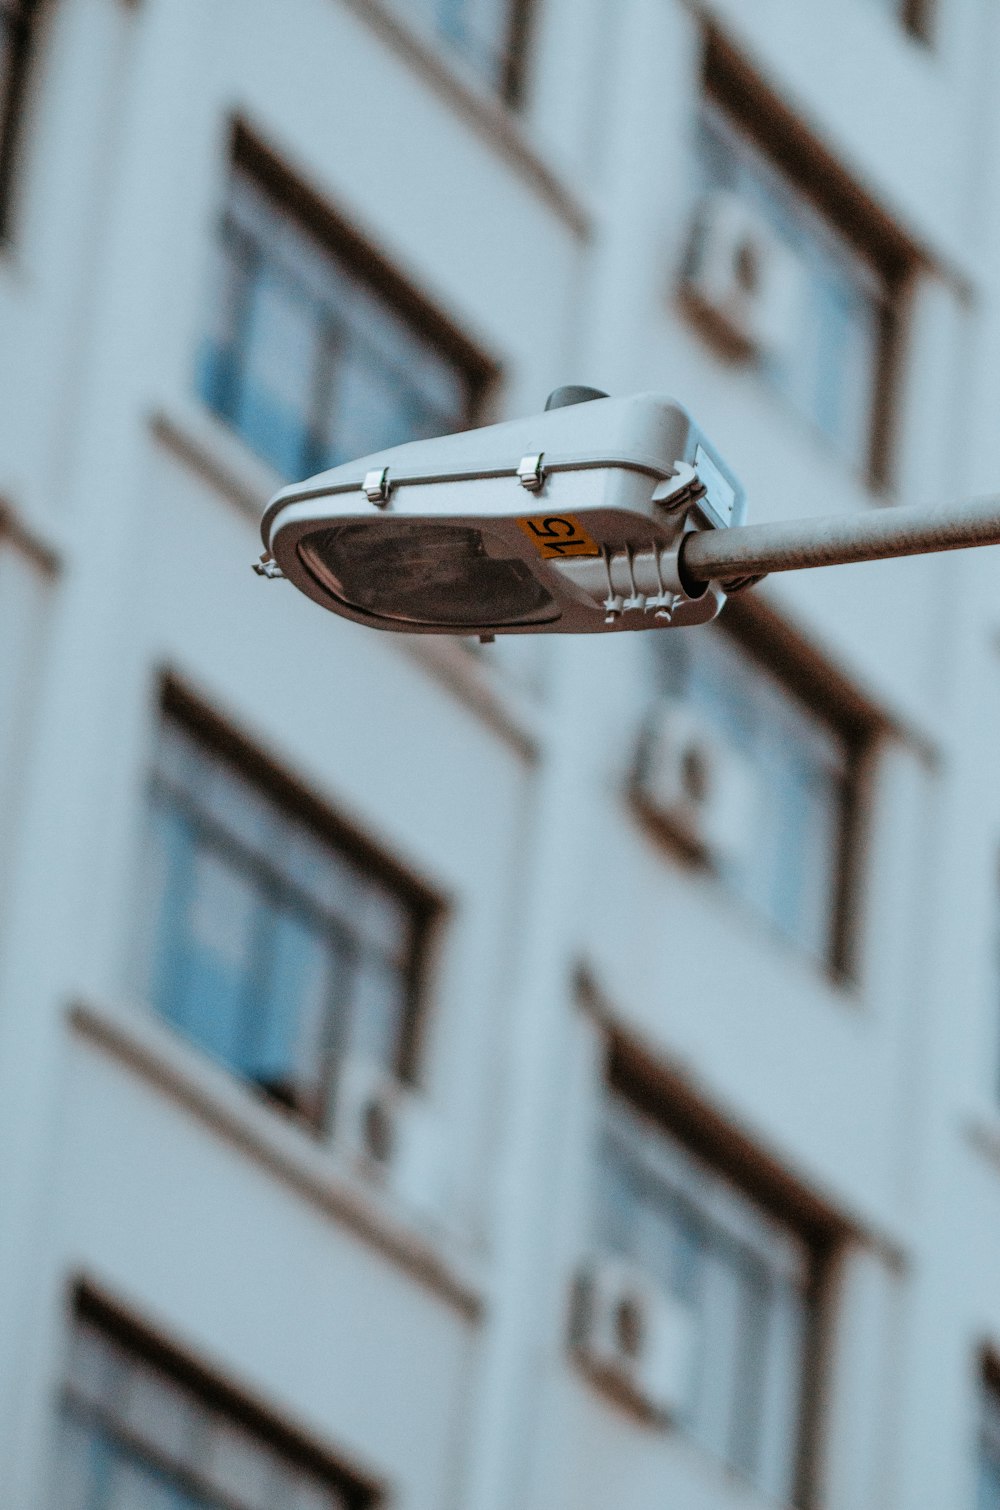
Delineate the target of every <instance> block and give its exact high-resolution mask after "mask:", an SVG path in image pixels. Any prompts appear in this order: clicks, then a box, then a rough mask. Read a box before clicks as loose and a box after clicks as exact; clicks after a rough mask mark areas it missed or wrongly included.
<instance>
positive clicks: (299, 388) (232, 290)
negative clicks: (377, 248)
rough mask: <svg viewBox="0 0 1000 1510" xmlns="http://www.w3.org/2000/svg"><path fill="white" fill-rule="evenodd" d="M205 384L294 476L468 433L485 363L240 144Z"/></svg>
mask: <svg viewBox="0 0 1000 1510" xmlns="http://www.w3.org/2000/svg"><path fill="white" fill-rule="evenodd" d="M237 156H238V161H237V164H236V166H235V168H234V170H233V173H232V176H231V179H230V183H229V188H228V193H227V198H226V205H225V210H224V213H223V216H222V221H221V224H220V227H219V234H218V241H217V246H216V256H215V273H214V287H213V290H212V298H211V304H210V320H209V328H208V331H207V333H206V336H205V339H204V342H203V346H202V351H201V356H200V361H199V368H198V389H199V392H200V394H201V396H202V398H203V399H204V400H205V402H206V403H207V404H208V405H209V407H210V408H212V409H214V410H215V412H216V413H217V414H219V415H220V416H221V417H222V418H223V419H225V420H226V421H228V423H229V424H231V425H232V426H233V428H234V429H235V430H236V431H237V432H238V433H239V434H240V435H241V436H242V437H243V438H244V439H245V440H246V441H247V442H248V444H249V445H251V446H252V447H253V448H254V450H256V451H257V452H258V453H259V455H260V456H262V457H263V458H264V459H265V460H266V461H268V462H270V463H271V464H272V465H273V466H274V468H275V469H276V470H277V471H278V472H280V473H281V474H282V475H283V476H286V477H290V478H300V477H305V476H307V475H309V474H310V473H312V472H317V471H322V470H323V469H324V468H326V467H333V466H336V465H338V464H339V463H341V462H344V461H350V460H352V459H353V458H354V457H356V456H364V455H366V454H368V453H369V452H372V451H377V450H381V449H382V448H383V447H386V446H394V445H397V444H400V443H401V442H403V441H408V440H419V439H422V438H425V437H427V436H432V435H440V434H445V433H448V432H451V431H454V430H460V429H462V428H464V427H465V426H466V425H468V424H469V422H470V421H471V419H472V416H473V412H474V409H475V406H476V403H477V400H478V398H479V396H480V393H481V390H482V386H483V383H484V381H485V378H486V376H487V368H486V365H485V364H484V363H483V361H482V359H481V358H479V357H477V356H476V355H475V354H474V353H473V352H472V351H471V350H470V349H469V348H468V347H467V346H466V345H465V344H464V343H463V342H462V341H461V339H460V338H459V337H458V336H456V335H455V334H454V333H453V332H451V331H450V330H448V329H447V327H446V326H445V325H444V323H443V322H442V321H440V320H439V319H436V318H435V317H434V316H432V315H431V314H430V313H429V312H428V311H427V310H426V309H425V308H424V306H423V305H422V304H421V303H420V302H419V300H418V299H417V298H416V297H415V296H414V294H413V293H412V291H410V290H409V289H406V288H405V287H404V286H403V285H402V283H401V282H400V280H398V279H397V278H395V277H394V276H393V275H392V274H390V273H389V272H388V270H386V269H382V268H380V267H379V265H378V264H377V263H376V261H375V258H374V257H373V256H372V254H371V253H370V252H369V251H368V250H367V249H366V248H364V247H363V246H361V245H360V244H359V243H358V242H357V241H356V239H355V238H354V237H353V236H351V235H350V234H349V233H348V232H347V231H346V230H345V229H344V228H343V227H337V226H334V224H333V222H332V221H331V219H330V217H329V215H328V214H325V213H324V212H323V211H322V209H321V208H320V207H318V206H316V205H315V204H314V203H312V202H311V201H310V200H309V198H308V196H307V195H305V194H304V193H303V192H302V191H301V190H299V189H298V188H295V187H293V186H292V185H290V184H289V183H288V182H287V180H286V181H284V182H283V183H282V181H281V179H280V177H279V175H278V173H277V170H276V169H275V168H274V166H273V164H270V163H269V162H265V160H264V159H263V157H262V156H261V154H260V151H259V149H257V148H253V147H251V146H249V145H248V144H247V143H246V142H245V141H244V139H243V138H242V137H241V138H240V139H239V143H238V152H237Z"/></svg>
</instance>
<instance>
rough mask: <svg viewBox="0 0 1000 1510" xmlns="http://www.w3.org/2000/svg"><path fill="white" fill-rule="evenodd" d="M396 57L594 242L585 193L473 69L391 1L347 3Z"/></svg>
mask: <svg viewBox="0 0 1000 1510" xmlns="http://www.w3.org/2000/svg"><path fill="white" fill-rule="evenodd" d="M346 3H347V4H348V5H350V7H351V8H352V10H354V11H355V12H356V13H357V14H358V15H359V16H361V17H362V18H363V19H364V20H365V21H366V22H367V23H368V24H369V26H371V27H372V28H373V30H375V31H376V32H377V33H378V34H379V36H380V37H382V38H383V40H384V41H386V42H387V43H388V44H389V45H390V46H391V47H392V48H393V49H394V50H395V51H396V52H397V53H399V54H400V55H401V56H402V57H403V58H404V59H405V60H406V61H407V62H408V63H410V64H411V65H412V66H415V68H416V69H417V70H418V71H419V72H420V73H421V74H423V76H424V78H425V79H426V80H427V82H428V83H429V84H431V86H432V87H433V88H434V89H435V90H436V91H437V92H438V93H440V94H441V95H443V96H444V97H445V98H446V99H447V100H448V101H449V102H450V103H451V105H452V106H454V107H455V108H456V109H457V110H458V111H459V112H460V113H461V114H462V115H463V116H465V118H466V120H467V121H468V122H469V123H470V125H472V126H473V127H474V128H475V129H476V130H477V131H478V133H479V135H480V136H481V137H482V138H483V140H484V141H486V142H487V143H488V144H489V145H490V147H492V148H493V149H494V150H495V151H498V152H499V153H500V154H501V155H502V156H504V157H505V158H506V159H507V160H508V162H510V164H511V166H512V167H514V168H515V169H516V171H517V172H518V173H519V174H520V176H521V177H522V178H523V179H525V180H526V181H527V182H528V183H529V184H530V185H531V187H532V188H533V189H534V190H535V192H536V193H537V194H538V195H539V197H540V198H542V199H543V200H544V201H545V202H546V203H547V204H548V206H549V207H550V209H552V210H554V211H555V212H556V214H557V215H559V216H560V218H561V219H562V220H563V221H564V223H565V224H566V225H567V226H568V228H569V229H570V230H571V231H572V232H573V234H574V235H575V236H577V237H579V238H580V239H581V240H586V239H587V238H589V236H590V234H591V229H592V221H593V215H592V212H591V210H590V207H589V206H588V205H587V204H586V203H585V202H584V200H583V198H582V197H581V196H580V194H579V193H578V192H577V191H576V190H575V189H573V188H571V187H570V186H569V185H568V184H567V183H566V182H565V181H564V180H563V179H562V178H561V176H560V175H559V174H558V173H557V172H556V171H555V170H554V169H553V168H552V167H551V166H550V165H549V164H548V163H547V162H546V161H545V160H544V158H543V157H542V156H541V154H540V153H539V152H538V151H537V149H536V148H535V147H534V146H533V145H532V143H531V142H530V141H529V139H528V136H527V133H526V132H525V130H524V127H523V126H522V125H521V123H520V121H519V119H518V117H517V116H516V115H515V114H514V113H513V111H512V110H511V109H510V107H509V106H507V105H505V104H504V103H503V101H502V99H501V98H500V97H499V96H498V95H497V94H495V93H494V92H493V91H492V90H491V89H490V87H489V86H488V85H487V84H486V83H480V81H479V80H478V79H476V77H475V75H474V73H473V71H472V70H471V68H464V67H463V66H462V64H461V60H460V59H458V58H457V57H455V58H452V57H451V56H450V55H449V54H448V52H447V50H446V44H444V43H442V44H441V46H440V47H439V46H437V45H435V43H434V42H433V40H432V39H430V38H429V37H427V36H424V35H422V34H421V32H420V31H419V30H418V28H417V27H416V26H415V25H414V24H413V23H411V22H407V21H405V20H404V19H403V17H402V15H401V14H400V12H399V11H397V10H396V9H395V8H394V7H393V5H392V4H391V0H346Z"/></svg>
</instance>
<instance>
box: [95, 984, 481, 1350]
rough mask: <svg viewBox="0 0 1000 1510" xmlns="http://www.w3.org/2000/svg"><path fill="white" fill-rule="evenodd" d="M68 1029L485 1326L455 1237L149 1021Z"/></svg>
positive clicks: (113, 1016)
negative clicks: (406, 1210)
mask: <svg viewBox="0 0 1000 1510" xmlns="http://www.w3.org/2000/svg"><path fill="white" fill-rule="evenodd" d="M69 1020H70V1026H71V1028H72V1031H73V1032H74V1033H75V1034H76V1035H78V1036H79V1037H80V1038H82V1039H84V1040H85V1041H86V1042H87V1043H88V1044H90V1045H91V1046H93V1047H95V1048H97V1049H98V1050H100V1051H101V1052H103V1053H104V1054H106V1055H108V1056H109V1057H111V1058H113V1059H115V1060H117V1061H118V1063H120V1064H122V1065H124V1066H125V1067H126V1068H127V1069H129V1070H130V1071H132V1072H133V1073H135V1074H138V1075H139V1076H141V1077H142V1078H143V1079H145V1080H146V1081H147V1082H148V1083H149V1084H150V1085H152V1086H153V1087H154V1088H155V1089H156V1090H157V1091H158V1092H159V1093H160V1094H161V1095H164V1096H166V1097H168V1098H169V1099H171V1100H172V1101H174V1102H175V1103H177V1104H179V1105H181V1106H183V1107H185V1108H186V1109H187V1110H188V1111H190V1112H193V1113H194V1115H195V1116H196V1117H198V1118H199V1119H200V1120H201V1121H202V1122H203V1123H204V1124H205V1125H206V1126H207V1127H209V1128H211V1129H212V1131H213V1132H214V1133H215V1134H216V1135H217V1136H219V1137H220V1138H222V1139H225V1140H226V1141H228V1142H229V1143H231V1144H233V1145H235V1146H236V1147H238V1148H240V1149H242V1150H243V1151H244V1152H245V1153H247V1154H249V1155H250V1156H251V1157H252V1158H254V1159H255V1160H256V1161H257V1162H258V1163H259V1164H261V1165H262V1166H264V1167H265V1168H266V1169H267V1170H269V1171H270V1173H271V1174H273V1175H275V1176H277V1177H278V1178H279V1179H280V1180H282V1181H284V1182H285V1183H286V1184H288V1185H290V1186H292V1187H293V1188H294V1189H295V1190H296V1191H297V1192H298V1193H299V1194H300V1195H301V1196H303V1197H304V1198H305V1199H306V1200H308V1201H311V1202H312V1203H313V1204H314V1205H316V1206H318V1207H320V1208H321V1209H322V1210H323V1211H325V1212H327V1213H328V1214H329V1215H331V1216H333V1217H336V1218H337V1219H339V1220H340V1221H342V1222H344V1223H345V1224H346V1225H347V1226H349V1227H352V1228H353V1229H354V1231H355V1232H356V1233H358V1234H359V1236H361V1237H363V1238H364V1239H365V1240H366V1241H368V1242H370V1243H372V1244H373V1245H374V1246H375V1247H377V1248H379V1249H380V1250H381V1251H382V1252H383V1253H385V1254H387V1255H388V1256H389V1257H390V1258H392V1259H394V1260H395V1262H396V1263H398V1264H399V1265H400V1267H401V1268H403V1269H405V1270H406V1271H407V1272H408V1273H410V1274H412V1275H413V1276H414V1277H416V1278H417V1279H420V1280H422V1281H423V1282H424V1283H425V1284H427V1285H429V1286H430V1287H431V1288H432V1289H434V1290H436V1291H437V1293H438V1294H439V1295H440V1296H442V1297H443V1298H444V1299H445V1300H447V1301H449V1302H450V1303H451V1304H452V1305H454V1306H455V1307H456V1308H457V1309H458V1310H460V1311H462V1312H463V1313H464V1314H465V1315H466V1316H467V1317H469V1318H470V1319H472V1320H475V1319H477V1318H478V1317H479V1316H480V1314H481V1313H482V1311H483V1309H484V1307H485V1304H486V1294H485V1289H486V1286H485V1281H484V1275H483V1273H482V1270H481V1266H480V1264H479V1263H478V1261H477V1260H476V1258H475V1257H474V1255H472V1254H469V1253H465V1254H463V1253H457V1252H456V1251H455V1245H454V1242H453V1240H452V1239H451V1237H450V1235H443V1236H442V1237H440V1238H439V1237H437V1236H436V1235H431V1234H429V1233H426V1232H423V1231H421V1230H419V1229H418V1228H417V1227H415V1226H414V1225H413V1224H412V1223H410V1222H409V1221H408V1220H407V1219H406V1218H405V1217H403V1216H402V1215H401V1214H400V1213H399V1211H398V1210H397V1209H396V1208H395V1206H394V1205H393V1203H392V1202H391V1201H390V1200H389V1199H388V1198H387V1197H385V1196H383V1195H382V1193H381V1192H380V1191H378V1190H377V1189H375V1188H373V1187H372V1186H371V1185H369V1184H367V1183H365V1182H364V1181H362V1180H361V1179H359V1178H358V1177H356V1176H354V1175H353V1174H352V1173H351V1172H350V1171H349V1170H347V1169H345V1168H344V1167H343V1166H342V1165H341V1164H340V1162H339V1161H338V1159H337V1157H336V1155H335V1154H334V1153H333V1152H332V1150H330V1149H329V1148H327V1147H325V1146H323V1145H321V1144H319V1143H317V1142H315V1141H314V1140H313V1138H312V1137H311V1136H310V1134H309V1133H308V1132H306V1131H305V1129H304V1128H301V1127H299V1126H297V1125H296V1124H295V1123H294V1122H292V1121H291V1120H288V1119H285V1118H284V1117H282V1116H281V1115H280V1113H278V1112H276V1111H275V1110H273V1109H271V1108H270V1107H269V1106H267V1105H265V1104H264V1103H263V1101H262V1100H261V1099H259V1098H258V1097H257V1096H256V1095H255V1093H254V1092H253V1090H252V1089H251V1088H250V1087H249V1086H245V1085H242V1084H241V1083H240V1082H239V1081H237V1080H236V1079H234V1078H233V1077H232V1076H230V1075H229V1074H228V1073H227V1072H226V1071H225V1070H224V1069H222V1068H220V1067H217V1066H216V1065H214V1064H212V1063H211V1061H210V1060H208V1059H207V1058H205V1057H204V1056H203V1055H202V1054H200V1053H199V1052H198V1051H197V1050H196V1049H194V1048H192V1047H190V1046H189V1045H187V1044H186V1043H184V1041H183V1040H182V1039H181V1038H180V1037H179V1036H178V1035H177V1034H176V1033H174V1032H173V1031H172V1029H170V1028H169V1027H168V1026H167V1025H166V1024H165V1023H161V1022H159V1021H158V1020H157V1019H156V1018H155V1017H154V1016H153V1014H152V1013H151V1012H150V1011H148V1010H147V1009H143V1008H141V1007H135V1006H133V1007H131V1008H121V1007H116V1008H112V1007H110V1006H108V1005H107V1004H105V1003H102V1004H100V1005H97V1004H95V1003H93V1002H86V1003H78V1004H76V1005H75V1006H73V1007H72V1009H71V1011H70V1014H69ZM445 1242H447V1243H448V1251H447V1252H446V1251H445V1246H444V1244H445Z"/></svg>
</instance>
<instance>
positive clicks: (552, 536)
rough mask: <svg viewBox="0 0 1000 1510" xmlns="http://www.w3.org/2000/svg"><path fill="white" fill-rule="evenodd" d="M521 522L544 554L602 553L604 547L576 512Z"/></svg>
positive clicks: (528, 535)
mask: <svg viewBox="0 0 1000 1510" xmlns="http://www.w3.org/2000/svg"><path fill="white" fill-rule="evenodd" d="M517 522H518V524H519V525H520V526H521V528H522V529H523V531H524V533H525V534H526V535H527V537H528V539H529V540H530V541H531V543H532V545H533V546H534V547H535V549H536V551H537V552H538V554H539V555H540V556H599V555H600V554H601V547H600V546H599V545H598V543H597V541H596V540H592V539H591V537H590V536H589V535H588V534H587V531H586V530H585V529H584V528H583V526H582V525H581V524H580V521H579V520H578V519H574V518H573V515H572V514H545V515H544V516H542V515H539V516H536V517H535V518H534V519H519V520H518V521H517Z"/></svg>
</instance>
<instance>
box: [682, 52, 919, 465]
mask: <svg viewBox="0 0 1000 1510" xmlns="http://www.w3.org/2000/svg"><path fill="white" fill-rule="evenodd" d="M766 99H767V95H766V91H765V90H764V89H763V87H762V86H761V85H760V84H759V83H757V82H750V81H749V80H748V79H747V78H745V77H744V76H743V75H742V73H741V72H740V65H739V64H737V63H734V62H732V61H730V60H729V58H728V56H727V55H726V54H724V53H723V52H722V49H721V47H716V46H714V45H713V46H710V48H709V54H708V65H707V88H706V98H705V100H704V103H703V106H702V110H701V114H700V117H699V121H698V126H697V133H696V141H695V154H694V158H695V180H696V184H695V188H696V201H697V204H698V213H697V214H696V217H695V226H694V232H693V235H692V238H691V241H690V244H689V250H688V259H687V262H686V265H685V276H684V288H685V290H686V291H690V289H691V288H692V287H693V285H694V281H695V279H696V269H697V268H698V267H699V266H701V265H703V264H704V261H705V259H706V257H707V256H708V252H707V250H706V239H707V238H708V237H710V236H712V235H713V231H712V226H711V224H710V217H709V215H708V213H707V207H708V206H709V205H710V204H711V202H712V200H713V197H716V198H717V197H718V196H719V195H725V196H729V197H730V198H731V199H732V200H734V201H736V202H739V203H742V204H743V205H744V206H745V207H746V211H747V213H748V215H749V216H750V217H752V220H753V223H754V224H756V225H759V226H760V227H761V229H762V230H763V231H764V233H765V234H766V236H767V237H768V238H769V239H770V240H771V242H772V243H773V245H774V247H775V249H776V253H777V254H779V255H780V258H781V262H782V268H783V271H782V273H781V284H782V287H781V290H780V295H779V305H778V306H777V307H775V309H774V311H773V312H772V315H771V324H770V327H769V330H768V338H767V339H766V340H765V339H762V340H760V341H757V342H755V343H754V344H753V346H752V349H750V350H749V351H745V352H743V353H742V355H743V359H744V360H746V361H748V362H749V363H751V364H752V365H753V366H754V367H755V368H756V370H758V371H759V372H760V374H761V376H762V377H763V378H764V379H765V381H766V382H767V383H768V384H769V385H770V386H771V387H772V388H773V390H774V391H775V392H776V393H777V394H779V395H780V397H781V399H782V401H783V402H784V403H785V404H786V405H787V406H788V407H789V408H790V409H792V410H794V411H795V412H796V413H798V414H800V415H801V416H802V417H803V418H804V419H805V420H806V421H807V422H808V423H810V424H811V425H812V426H813V427H814V428H815V429H816V430H817V431H818V432H819V433H820V434H822V435H823V436H824V437H825V439H826V441H827V443H828V444H829V445H830V446H831V447H832V448H833V450H834V451H835V452H836V453H837V454H838V455H839V456H840V457H841V458H842V459H843V460H844V461H846V462H847V463H849V464H850V465H852V466H854V467H856V468H857V469H858V470H859V471H861V472H862V473H863V474H865V475H866V476H867V477H868V478H869V479H870V480H871V481H872V482H873V483H874V484H876V485H883V484H884V483H885V482H886V480H887V476H888V471H889V456H888V451H889V434H888V431H889V410H890V397H891V388H892V369H893V365H894V361H895V357H896V347H897V343H898V328H899V323H900V322H899V318H898V317H899V307H900V302H901V297H902V290H903V286H904V283H905V281H906V278H907V276H908V274H909V272H910V271H911V270H912V264H913V259H912V257H910V256H909V254H908V252H907V250H906V249H905V248H904V247H903V246H902V245H901V244H899V243H898V242H897V241H896V240H894V239H893V237H892V234H891V232H889V231H888V230H887V229H886V226H885V223H884V222H883V221H882V220H881V218H879V217H878V216H877V212H875V211H874V210H872V209H871V208H870V207H869V206H867V205H862V204H861V202H860V196H859V194H858V193H857V192H856V191H855V190H854V189H853V188H852V186H851V185H849V184H846V183H845V182H844V179H843V174H842V171H841V170H840V169H839V168H838V167H837V165H836V164H833V163H830V162H827V161H824V160H822V159H821V155H820V153H819V149H817V151H816V153H815V154H814V155H810V151H809V149H808V148H804V147H803V145H802V141H803V133H802V130H801V127H799V126H797V125H796V124H795V123H794V122H793V121H792V120H790V119H786V118H785V116H784V114H783V113H781V112H780V107H778V106H774V107H773V110H771V111H769V107H768V106H767V105H766V103H764V104H762V101H765V102H766ZM714 234H715V235H716V237H717V235H718V233H717V232H715V233H714ZM754 260H755V261H758V262H759V251H757V252H756V253H755V254H754ZM775 260H776V256H775V253H772V256H771V261H772V263H773V262H775ZM738 276H740V277H741V278H742V279H743V281H744V285H745V290H746V291H747V292H748V293H751V294H752V293H753V290H754V288H755V286H756V287H759V286H760V275H759V268H756V267H755V266H752V265H750V263H749V262H747V259H746V257H744V260H743V263H741V264H739V269H738ZM775 322H778V323H777V324H775Z"/></svg>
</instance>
